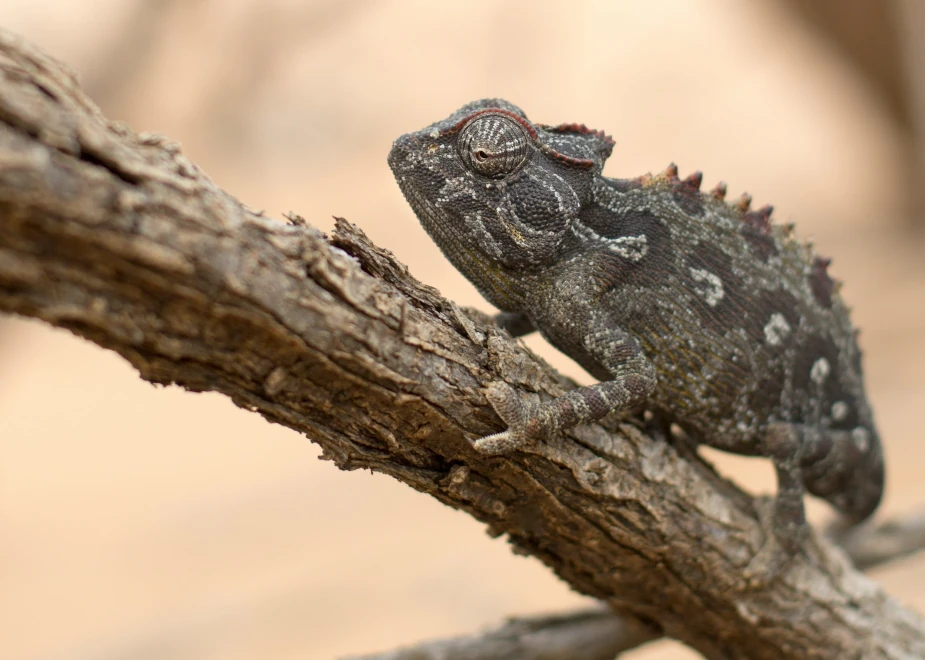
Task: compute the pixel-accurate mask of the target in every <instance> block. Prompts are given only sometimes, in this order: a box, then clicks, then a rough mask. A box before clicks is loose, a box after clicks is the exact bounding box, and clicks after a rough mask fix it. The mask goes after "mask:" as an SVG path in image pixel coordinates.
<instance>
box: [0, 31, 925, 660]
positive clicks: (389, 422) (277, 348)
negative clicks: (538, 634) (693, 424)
mask: <svg viewBox="0 0 925 660" xmlns="http://www.w3.org/2000/svg"><path fill="white" fill-rule="evenodd" d="M0 76H2V79H0V310H2V311H6V312H11V313H16V314H21V315H25V316H33V317H36V318H40V319H43V320H45V321H47V322H48V323H50V324H52V325H56V326H60V327H65V328H68V329H70V330H72V331H73V332H74V333H75V334H77V335H80V336H82V337H86V338H88V339H90V340H91V341H94V342H96V343H97V344H99V345H101V346H104V347H106V348H110V349H112V350H114V351H116V352H117V353H119V354H120V355H122V356H123V357H125V358H126V359H127V360H128V361H129V362H131V363H132V364H133V365H134V366H135V367H136V368H137V369H138V371H139V372H140V374H141V376H142V377H143V378H145V379H147V380H150V381H152V382H156V383H165V384H166V383H176V384H178V385H181V386H183V387H185V388H187V389H190V390H193V391H203V390H213V391H217V392H222V393H224V394H226V395H228V396H229V397H231V398H232V400H233V401H234V402H235V403H236V404H237V405H239V406H242V407H245V408H247V409H249V410H253V411H256V412H259V413H260V414H261V415H263V416H264V417H266V418H267V419H269V420H270V421H273V422H277V423H280V424H284V425H286V426H288V427H290V428H293V429H295V430H298V431H300V432H303V433H306V434H307V435H308V436H309V437H310V438H311V439H312V440H313V441H315V442H317V443H319V444H320V445H321V446H322V447H323V449H324V455H325V457H327V458H329V459H331V460H334V461H335V462H336V463H337V465H338V466H339V467H341V468H343V469H355V468H371V469H374V470H378V471H380V472H383V473H386V474H389V475H392V476H393V477H395V478H397V479H400V480H401V481H403V482H405V483H407V484H408V485H410V486H412V487H414V488H416V489H418V490H420V491H422V492H425V493H428V494H430V495H432V496H433V497H436V498H437V499H439V500H440V501H442V502H444V503H446V504H448V505H450V506H453V507H455V508H458V509H463V510H465V511H467V512H468V513H470V514H471V515H473V516H474V517H476V518H477V519H479V520H481V521H483V522H485V523H487V524H488V526H489V531H490V532H491V533H492V534H496V535H501V534H507V535H508V537H509V538H510V541H511V543H512V544H513V545H514V546H515V549H516V550H517V551H519V552H524V553H528V554H532V555H534V556H536V557H538V558H539V559H540V560H542V561H543V562H544V563H546V565H548V566H549V567H550V568H551V569H552V570H554V571H555V572H556V574H557V575H559V576H560V577H561V578H562V579H563V580H565V581H566V582H568V583H569V584H570V585H571V586H572V587H573V588H575V589H576V590H578V591H580V592H582V593H585V594H589V595H591V596H594V597H597V598H600V599H602V600H604V601H606V602H607V603H608V604H609V605H610V606H611V607H613V608H614V609H615V610H616V611H617V612H620V613H621V614H623V615H625V616H628V617H635V618H637V619H640V620H642V621H645V622H651V623H652V624H653V625H655V626H657V627H658V628H659V629H660V630H661V631H662V632H663V633H664V634H666V635H669V636H671V637H674V638H677V639H679V640H681V641H683V642H685V643H686V644H689V645H690V646H692V647H693V648H695V649H697V650H699V651H700V652H701V653H703V654H704V655H705V656H707V657H709V658H774V659H780V658H806V657H814V658H858V657H863V658H865V659H867V658H909V657H925V634H923V632H925V624H923V622H922V620H921V619H920V618H919V617H918V616H917V615H915V614H914V613H912V612H910V611H908V610H905V609H903V608H902V607H901V606H900V605H899V604H897V603H896V602H895V601H894V600H893V599H891V598H890V597H888V596H887V595H886V594H885V593H884V592H883V591H882V590H881V589H880V588H879V587H878V586H877V585H875V584H874V583H872V582H871V581H870V580H868V579H867V578H865V577H864V576H862V575H860V574H858V573H857V572H855V571H854V570H853V569H852V568H851V567H850V566H849V564H848V563H847V562H846V561H845V559H844V557H843V555H841V554H840V553H839V552H838V551H836V550H834V549H833V547H832V546H831V545H830V544H829V543H827V542H825V541H823V540H821V539H819V538H815V539H813V540H812V541H811V542H810V543H809V544H808V546H807V551H806V553H805V554H804V555H801V556H799V557H797V559H796V560H795V562H794V563H793V565H792V566H791V568H790V570H788V571H787V572H786V573H785V574H784V576H783V578H782V579H781V580H780V581H779V582H778V583H776V584H774V585H773V587H772V588H771V589H768V590H764V591H753V592H742V591H740V590H739V587H740V586H741V585H740V578H739V576H740V572H741V569H742V567H744V566H745V565H746V564H747V563H748V561H749V559H750V558H751V557H752V556H753V555H754V554H755V553H756V552H757V550H758V548H759V547H760V546H761V543H762V541H763V538H764V537H763V533H762V531H761V529H760V527H759V525H758V523H757V520H756V513H755V507H754V505H753V502H752V501H751V500H750V499H749V498H748V497H747V496H746V495H744V494H743V493H741V492H740V491H738V490H737V489H735V488H734V487H733V486H732V485H730V484H729V483H728V482H725V481H723V480H722V479H720V478H719V477H717V476H716V475H715V474H714V473H713V472H712V471H710V470H709V469H708V468H707V467H706V466H704V465H703V464H701V463H698V462H691V461H688V460H685V459H682V458H680V457H679V456H678V454H677V452H676V451H675V450H674V449H673V448H672V447H671V446H669V445H668V444H667V443H665V442H662V441H659V440H657V439H652V438H649V437H647V436H645V435H644V434H643V433H641V432H640V431H638V430H637V428H636V426H633V425H631V424H623V425H620V426H619V427H616V426H614V425H613V424H612V425H611V426H610V430H608V429H607V428H605V426H601V425H596V426H589V427H584V428H579V429H575V430H574V431H572V432H570V433H568V434H565V435H564V436H563V437H557V438H555V439H554V440H552V441H551V442H549V443H548V444H542V445H538V446H532V447H527V448H524V450H522V451H520V452H517V453H515V454H514V455H512V456H510V457H505V458H496V457H488V456H483V455H480V454H478V453H477V452H475V451H474V450H473V449H472V448H471V445H470V441H471V440H472V439H474V438H478V437H482V436H484V435H487V434H489V433H493V432H497V431H500V430H501V428H500V423H499V420H498V419H497V418H496V417H495V415H494V413H493V412H492V410H491V408H490V406H489V405H488V403H487V401H486V399H485V397H484V394H483V388H484V387H485V386H486V385H488V384H489V383H490V382H493V381H497V380H504V381H506V382H508V383H510V384H511V385H513V386H514V387H516V388H517V389H518V390H520V391H522V392H532V393H535V395H533V396H538V397H540V398H543V399H547V400H548V399H550V398H551V397H553V396H555V395H558V394H561V393H562V392H563V391H564V390H565V389H566V388H568V387H569V383H568V381H566V380H564V379H562V378H561V377H558V376H556V375H555V374H554V373H553V372H552V371H551V370H550V369H549V368H548V367H547V366H546V365H545V364H543V363H542V362H541V361H540V360H538V359H537V358H535V357H534V356H533V355H532V354H530V353H529V352H528V351H526V350H525V349H523V348H522V347H521V346H519V345H518V344H517V343H516V342H514V341H512V340H510V339H509V338H507V337H506V336H502V335H501V334H499V333H498V332H497V331H495V330H493V329H491V328H489V327H487V326H486V324H485V319H484V318H483V317H481V316H479V315H472V316H467V315H466V314H463V313H462V312H460V311H459V310H458V309H457V308H456V307H455V306H454V305H453V304H452V303H449V302H447V301H446V300H444V299H442V298H441V297H440V296H439V294H438V293H437V292H436V291H435V290H434V289H432V288H429V287H426V286H423V285H421V284H419V283H418V282H416V281H415V280H414V279H413V278H411V277H410V275H409V274H408V272H407V270H406V269H405V267H404V266H402V265H401V264H399V263H398V262H396V261H395V260H394V258H393V257H392V256H391V254H390V253H388V252H386V251H384V250H380V249H379V248H376V247H375V246H373V245H372V244H370V243H369V241H368V240H367V239H366V237H365V236H364V235H363V234H362V233H361V232H360V231H359V230H358V229H356V228H355V227H353V226H351V225H349V224H347V223H346V222H343V221H340V222H338V228H337V231H336V233H335V235H334V236H333V237H332V238H331V239H326V238H325V237H324V236H323V235H322V234H320V233H319V232H318V231H316V230H314V229H312V228H311V227H308V226H305V225H304V224H303V223H297V224H292V225H284V224H282V223H278V222H275V221H272V220H269V219H267V218H264V217H261V216H260V215H259V214H256V213H254V212H253V211H250V210H249V209H247V208H246V207H244V206H243V205H242V204H241V203H240V202H238V201H237V200H235V199H234V198H233V197H231V196H230V195H228V194H227V193H225V192H223V191H221V190H220V189H218V188H217V187H216V186H215V185H214V184H213V183H212V182H211V181H209V180H208V178H207V177H205V175H203V174H202V173H201V172H200V171H199V170H198V168H196V166H194V165H192V164H191V163H190V162H189V161H187V160H186V159H185V158H184V157H183V156H182V155H181V154H180V153H179V150H178V149H177V147H176V146H174V145H171V144H169V143H167V142H166V141H165V140H164V139H162V138H160V137H156V136H151V135H136V134H134V133H133V132H132V131H130V130H129V129H128V128H126V127H123V126H119V125H116V124H113V123H110V122H108V121H107V120H106V119H105V118H104V117H103V116H102V115H101V114H100V112H99V110H98V109H97V108H96V107H95V106H94V105H93V104H92V103H91V102H90V101H88V100H87V99H86V98H85V97H84V96H83V94H82V93H81V91H80V89H79V87H78V85H77V82H76V80H75V78H74V76H73V75H72V74H71V73H70V72H69V71H68V70H67V69H65V68H64V67H63V66H62V65H60V64H58V63H57V62H55V61H53V60H51V59H50V58H48V57H47V56H45V55H44V54H42V53H41V52H40V51H38V50H37V49H35V48H34V47H32V46H29V45H27V44H25V43H23V42H22V41H21V40H19V39H18V38H16V37H14V36H11V35H10V34H9V33H0ZM383 157H384V154H383ZM383 176H387V172H386V169H385V165H384V164H383ZM525 396H526V395H525Z"/></svg>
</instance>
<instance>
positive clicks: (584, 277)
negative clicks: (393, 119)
mask: <svg viewBox="0 0 925 660" xmlns="http://www.w3.org/2000/svg"><path fill="white" fill-rule="evenodd" d="M613 144H614V143H613V141H612V140H611V139H610V138H609V137H608V136H606V135H604V134H603V133H602V132H600V131H594V130H590V129H588V128H586V127H585V126H583V125H579V124H562V125H558V126H545V125H540V124H533V123H531V122H530V121H529V120H528V119H527V118H526V115H525V114H524V113H523V111H522V110H520V108H518V107H516V106H514V105H512V104H511V103H508V102H507V101H503V100H501V99H485V100H481V101H476V102H474V103H470V104H468V105H466V106H464V107H462V108H461V109H459V110H457V111H456V112H454V113H453V114H452V115H450V116H449V117H448V118H446V119H444V120H442V121H439V122H437V123H435V124H432V125H431V126H428V127H427V128H425V129H423V130H421V131H418V132H416V133H411V134H409V135H403V136H402V137H400V138H399V139H398V140H396V141H395V144H394V146H393V147H392V151H391V153H390V154H389V165H390V166H391V168H392V170H393V172H394V173H395V177H396V179H397V180H398V183H399V185H400V187H401V189H402V192H403V193H404V195H405V197H406V198H407V199H408V201H409V203H410V204H411V206H412V208H413V209H414V211H415V213H416V214H417V216H418V218H419V219H420V221H421V223H422V225H423V226H424V228H425V229H426V230H427V232H428V233H429V234H430V235H431V237H432V238H433V239H434V240H435V241H436V243H437V244H438V245H439V246H440V248H441V250H442V251H443V253H444V254H445V255H446V256H447V258H448V259H449V260H450V261H451V262H452V263H453V264H454V265H455V266H456V268H458V269H459V270H460V271H461V272H462V273H463V274H464V275H465V276H466V277H467V278H468V279H469V280H471V281H472V282H473V284H475V286H476V287H478V289H479V291H481V293H482V294H483V295H484V296H485V297H486V298H487V299H488V300H489V301H490V302H491V303H492V304H494V305H495V306H497V307H498V308H499V309H500V310H501V314H499V315H498V316H497V317H496V320H497V322H498V323H499V325H501V326H502V327H504V328H506V329H508V330H509V331H510V332H511V334H512V335H514V336H519V335H523V334H527V333H529V332H532V331H533V330H538V331H539V332H540V333H541V334H542V335H543V336H544V337H546V339H548V340H549V341H550V343H552V344H553V345H554V346H556V347H557V348H558V349H559V350H561V351H563V352H564V353H566V354H567V355H569V356H570V357H572V358H573V359H574V360H576V361H577V362H578V363H579V364H580V365H582V366H583V367H584V368H585V369H586V370H587V371H588V372H589V373H590V374H591V375H592V376H594V377H595V378H597V379H598V380H599V381H600V382H599V383H597V384H595V385H591V386H588V387H581V388H578V389H575V390H573V391H571V392H569V393H567V394H566V395H564V396H561V397H559V398H557V399H555V400H553V401H551V402H548V403H545V404H541V405H537V406H527V405H526V404H524V403H523V402H522V401H521V399H520V397H519V396H518V394H517V393H516V392H515V391H514V390H513V389H512V388H510V387H509V386H506V385H504V384H500V383H499V384H497V385H494V386H492V387H491V388H489V391H488V397H489V400H490V402H491V403H492V405H493V406H494V408H495V410H496V411H497V412H498V414H499V416H500V417H501V418H502V419H503V420H504V422H505V423H506V424H507V425H508V428H507V430H506V431H503V432H501V433H498V434H496V435H492V436H488V437H485V438H481V439H480V440H478V441H476V443H475V446H476V448H477V449H479V450H481V451H485V452H491V453H504V452H509V451H513V450H515V449H517V448H518V447H521V446H523V445H524V444H525V443H527V442H532V441H537V440H542V439H545V438H549V437H550V436H551V435H552V434H554V433H556V432H557V431H561V430H563V429H567V428H570V427H572V426H575V425H577V424H584V423H588V422H591V421H594V420H596V419H599V418H601V417H603V416H604V415H606V414H608V413H610V412H616V411H623V410H628V409H630V408H634V407H638V406H641V405H643V404H644V405H645V407H646V408H647V409H648V410H650V411H652V412H653V414H654V415H655V418H656V419H660V420H665V421H667V422H668V423H674V424H677V425H678V426H679V427H681V428H682V429H683V430H684V431H685V432H686V434H687V435H688V436H689V437H690V438H692V439H693V440H694V441H696V442H698V443H703V444H707V445H710V446H712V447H716V448H718V449H722V450H726V451H730V452H734V453H737V454H745V455H750V456H766V457H768V458H770V459H771V460H772V461H773V462H774V466H775V468H776V471H777V477H778V495H777V499H776V501H775V509H774V517H773V525H774V531H775V536H776V538H777V540H778V541H779V542H780V543H781V545H782V546H783V547H784V549H785V550H786V551H787V553H788V554H792V553H793V552H795V551H796V550H797V549H798V548H799V547H800V545H801V543H802V540H803V538H804V536H805V532H806V524H805V516H804V510H803V499H802V496H803V493H804V490H808V491H809V492H810V493H813V494H814V495H817V496H819V497H823V498H825V499H826V500H828V501H829V502H830V503H831V504H833V505H834V506H835V507H836V508H837V509H838V510H839V511H841V512H842V514H844V515H845V516H846V517H847V519H848V521H849V522H850V523H856V522H860V521H862V520H864V519H865V518H867V517H868V516H870V515H871V513H872V512H873V511H874V509H875V508H876V507H877V505H878V503H879V501H880V497H881V494H882V492H883V484H884V473H883V455H882V449H881V445H880V440H879V437H878V435H877V431H876V428H875V426H874V421H873V417H872V414H871V410H870V406H869V405H868V402H867V398H866V396H865V393H864V384H863V377H862V372H861V353H860V350H859V349H858V345H857V333H856V331H855V330H854V329H853V327H852V325H851V322H850V319H849V314H848V309H847V307H846V306H845V304H844V303H843V301H842V299H841V296H840V295H839V293H838V284H837V283H836V282H835V281H833V280H832V279H830V278H829V276H828V274H827V272H826V267H827V265H828V261H827V260H824V259H820V258H818V257H815V256H814V255H813V253H812V250H811V248H810V247H809V246H808V245H807V244H805V243H802V242H800V241H798V240H796V239H795V238H794V237H793V227H792V226H789V225H788V226H779V225H776V224H773V223H771V221H770V215H771V207H768V206H765V207H763V208H760V209H758V210H751V209H750V201H751V200H750V198H749V197H748V196H747V195H743V196H742V198H741V199H739V200H738V201H736V202H734V203H732V204H728V203H726V202H725V201H724V197H725V186H724V185H723V184H719V185H718V186H717V187H716V188H715V189H713V190H712V191H711V192H709V193H702V192H701V191H700V182H701V175H700V173H699V172H696V173H694V174H692V175H691V176H689V177H687V178H686V179H683V180H681V179H679V178H678V176H677V168H676V167H675V166H674V165H671V166H669V167H668V168H667V169H666V170H665V171H664V172H663V173H661V174H658V175H650V174H646V175H644V176H641V177H638V178H635V179H611V178H607V177H605V176H603V175H602V174H601V170H602V168H603V165H604V161H605V160H606V159H607V157H608V156H609V155H610V153H611V150H612V148H613ZM768 552H770V551H768ZM761 562H762V563H763V564H767V565H768V566H770V563H771V562H770V560H768V559H767V558H766V557H765V558H762V560H761ZM764 568H766V566H762V567H761V569H760V570H764ZM756 570H759V569H756Z"/></svg>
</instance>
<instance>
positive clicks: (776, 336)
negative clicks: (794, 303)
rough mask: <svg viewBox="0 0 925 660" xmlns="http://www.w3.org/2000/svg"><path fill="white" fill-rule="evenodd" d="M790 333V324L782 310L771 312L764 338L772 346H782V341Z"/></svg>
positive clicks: (765, 327)
mask: <svg viewBox="0 0 925 660" xmlns="http://www.w3.org/2000/svg"><path fill="white" fill-rule="evenodd" d="M789 334H790V324H789V323H787V319H785V318H784V315H783V314H781V313H780V312H774V313H773V314H771V318H770V319H768V324H767V325H766V326H764V340H765V341H766V342H768V343H769V344H770V345H771V346H780V344H781V342H782V341H784V339H786V337H787V335H789Z"/></svg>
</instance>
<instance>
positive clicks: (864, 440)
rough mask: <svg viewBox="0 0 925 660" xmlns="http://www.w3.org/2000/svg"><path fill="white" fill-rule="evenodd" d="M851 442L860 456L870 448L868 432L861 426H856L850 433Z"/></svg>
mask: <svg viewBox="0 0 925 660" xmlns="http://www.w3.org/2000/svg"><path fill="white" fill-rule="evenodd" d="M851 441H852V442H854V446H855V447H857V448H858V451H859V452H861V453H862V454H863V453H865V452H866V451H867V450H868V449H869V448H870V432H869V431H868V430H867V429H865V428H864V427H863V426H857V427H855V429H854V430H853V431H851Z"/></svg>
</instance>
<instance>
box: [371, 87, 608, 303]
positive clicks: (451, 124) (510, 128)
mask: <svg viewBox="0 0 925 660" xmlns="http://www.w3.org/2000/svg"><path fill="white" fill-rule="evenodd" d="M576 136H577V139H576ZM612 147H613V142H612V141H611V140H610V138H608V137H607V136H605V135H603V134H602V133H599V132H597V131H591V130H588V129H586V128H585V127H584V126H580V125H577V124H569V125H563V126H558V127H548V126H542V125H534V124H532V123H531V122H530V121H528V120H527V118H526V116H525V115H524V113H523V111H521V110H520V108H518V107H517V106H515V105H512V104H510V103H508V102H507V101H503V100H501V99H484V100H481V101H476V102H474V103H469V104H468V105H465V106H463V107H462V108H460V109H459V110H457V111H456V112H455V113H453V114H452V115H450V116H449V117H447V118H446V119H444V120H442V121H439V122H437V123H435V124H432V125H431V126H428V127H427V128H425V129H423V130H421V131H418V132H416V133H410V134H408V135H403V136H401V137H400V138H398V140H396V141H395V144H394V145H393V146H392V151H391V153H389V166H390V167H391V168H392V171H393V173H394V174H395V178H396V179H397V180H398V184H399V186H400V187H401V189H402V192H403V193H404V195H405V197H406V198H407V199H408V202H409V203H410V204H411V207H412V208H413V209H414V211H415V213H416V214H417V216H418V219H419V220H420V221H421V224H422V225H423V226H424V228H425V229H426V230H427V232H428V233H429V234H430V235H431V237H432V238H433V239H434V241H435V242H436V243H437V244H438V245H439V246H440V248H441V250H443V252H444V254H446V256H447V257H448V258H449V259H450V261H452V262H453V264H454V265H455V266H456V267H457V268H458V269H459V270H460V271H462V272H463V274H465V275H466V276H467V277H469V279H471V280H473V281H474V282H476V284H477V286H479V288H480V289H483V293H486V295H487V296H488V297H489V299H492V298H493V297H494V296H492V295H491V292H490V291H486V290H485V289H486V287H487V286H488V285H487V284H486V283H485V279H486V277H485V274H484V273H483V272H481V271H485V270H486V269H488V268H492V269H495V270H496V271H497V272H496V273H495V275H496V276H497V277H498V278H501V279H506V277H505V276H506V275H511V276H513V275H516V274H521V273H525V272H535V271H538V270H542V269H543V268H544V267H547V266H549V265H552V264H554V263H556V262H557V261H558V260H559V259H560V258H561V255H562V253H563V250H567V249H568V247H569V238H570V232H571V227H572V223H573V221H574V219H575V218H576V217H577V216H578V213H579V211H580V210H581V206H582V204H583V203H585V202H586V201H588V200H589V199H590V196H591V180H592V177H593V175H594V174H595V173H599V172H600V170H601V168H602V167H603V163H604V160H605V159H606V158H607V156H609V155H610V151H611V149H612ZM502 271H503V272H502Z"/></svg>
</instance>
